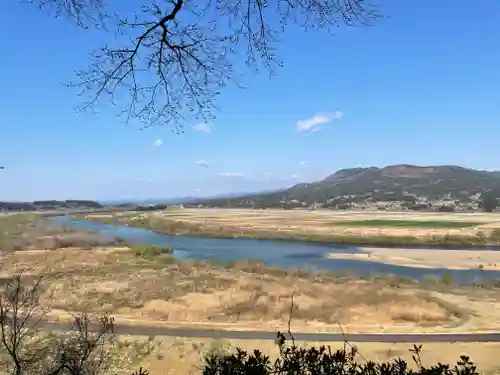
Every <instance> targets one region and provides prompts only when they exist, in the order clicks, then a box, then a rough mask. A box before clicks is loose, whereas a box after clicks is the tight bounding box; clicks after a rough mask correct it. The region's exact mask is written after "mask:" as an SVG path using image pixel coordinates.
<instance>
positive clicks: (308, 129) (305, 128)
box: [296, 111, 344, 134]
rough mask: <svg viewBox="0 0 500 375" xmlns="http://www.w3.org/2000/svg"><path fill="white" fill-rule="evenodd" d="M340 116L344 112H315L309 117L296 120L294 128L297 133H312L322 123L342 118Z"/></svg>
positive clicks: (318, 128) (319, 127)
mask: <svg viewBox="0 0 500 375" xmlns="http://www.w3.org/2000/svg"><path fill="white" fill-rule="evenodd" d="M342 116H344V113H343V112H340V111H336V112H334V113H329V114H317V115H315V116H313V117H311V118H308V119H305V120H299V121H297V123H296V129H297V132H299V133H306V134H309V133H313V132H316V131H318V130H321V128H322V127H323V126H324V125H326V124H328V123H329V122H331V121H332V120H338V119H340V118H342Z"/></svg>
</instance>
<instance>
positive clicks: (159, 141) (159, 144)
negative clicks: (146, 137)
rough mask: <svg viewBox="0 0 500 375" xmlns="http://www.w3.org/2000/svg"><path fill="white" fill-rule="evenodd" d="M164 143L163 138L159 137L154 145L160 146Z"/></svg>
mask: <svg viewBox="0 0 500 375" xmlns="http://www.w3.org/2000/svg"><path fill="white" fill-rule="evenodd" d="M162 144H163V140H161V139H157V140H156V141H154V142H153V146H155V147H160V146H161V145H162Z"/></svg>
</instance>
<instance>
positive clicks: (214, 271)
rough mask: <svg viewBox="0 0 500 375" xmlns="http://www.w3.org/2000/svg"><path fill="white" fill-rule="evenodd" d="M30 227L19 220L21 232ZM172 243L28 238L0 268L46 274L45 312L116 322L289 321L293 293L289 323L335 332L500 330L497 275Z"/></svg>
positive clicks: (227, 324) (278, 325)
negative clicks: (239, 256)
mask: <svg viewBox="0 0 500 375" xmlns="http://www.w3.org/2000/svg"><path fill="white" fill-rule="evenodd" d="M18 224H22V223H20V222H16V227H18ZM89 224H90V223H89ZM4 225H6V224H5V223H4ZM22 225H27V226H28V227H30V226H31V223H29V222H28V223H24V224H22ZM28 227H26V228H24V229H23V228H21V227H19V228H20V229H19V233H18V236H23V234H24V233H25V231H26V229H27V228H28ZM42 228H43V229H46V228H45V227H42ZM0 229H2V228H0ZM81 229H83V228H80V229H75V230H81ZM122 229H123V228H122ZM50 230H52V229H50ZM68 230H70V229H68ZM105 232H106V231H105V230H104V231H103V232H102V233H103V234H104V233H105ZM144 232H145V231H144ZM37 233H38V232H37ZM14 239H15V238H14ZM145 242H148V241H145ZM148 243H154V241H152V242H148ZM158 243H160V242H158ZM290 246H291V247H293V245H290ZM286 247H287V246H285V248H286ZM204 250H206V248H204ZM173 251H174V254H171V252H172V249H168V248H163V247H162V248H158V247H155V246H150V245H133V246H132V248H131V247H130V246H129V245H125V246H121V247H118V246H115V247H114V248H113V247H109V246H108V247H103V246H98V247H94V248H91V249H85V248H81V247H78V246H74V247H71V248H67V249H52V250H41V249H35V248H33V246H32V245H30V248H29V249H21V250H13V251H12V250H11V251H6V252H3V253H1V254H0V256H1V259H0V262H1V264H2V272H1V273H2V275H0V277H4V278H5V277H10V276H12V275H14V274H15V273H16V272H17V270H20V269H22V270H24V272H26V273H27V274H29V275H30V277H33V276H37V275H40V276H42V275H43V277H44V283H45V287H46V289H44V290H45V291H46V292H44V295H43V297H42V301H43V304H44V306H45V307H47V309H49V310H50V313H49V316H50V317H51V318H53V319H55V320H62V321H64V319H66V318H67V317H68V316H70V315H69V314H71V313H74V312H88V313H101V312H107V313H110V314H112V315H113V316H114V317H115V318H116V322H117V323H118V324H123V323H128V324H131V325H151V324H155V325H158V326H167V325H168V326H176V327H204V328H210V327H213V328H218V329H227V330H265V331H273V332H274V331H276V330H280V331H286V330H287V326H288V320H289V318H290V309H291V306H292V297H291V296H292V295H293V310H292V315H293V329H295V330H296V331H303V332H338V329H339V324H341V325H342V327H343V329H344V330H345V331H346V332H351V333H356V332H358V333H360V332H366V333H369V332H401V333H404V332H464V331H469V332H481V331H483V332H484V331H489V330H490V331H491V330H500V315H498V311H500V303H497V302H495V301H498V300H500V290H498V289H497V288H495V285H494V284H491V285H489V288H483V287H481V288H478V287H475V286H472V285H471V286H464V287H457V286H454V285H453V284H454V283H453V279H451V280H449V279H447V278H446V279H445V278H443V279H440V278H439V277H437V278H434V279H433V280H425V281H426V282H422V283H420V284H419V283H416V282H414V281H412V280H411V279H409V278H402V277H397V276H386V277H380V276H379V277H375V276H374V277H369V278H363V279H361V278H359V277H355V276H349V275H347V276H345V275H339V274H337V275H335V274H333V273H329V272H319V271H314V270H312V269H293V268H278V267H269V266H266V265H265V264H263V263H261V262H258V261H249V260H241V261H230V262H228V261H226V262H211V261H206V260H197V261H195V260H180V259H178V258H177V257H176V256H175V251H176V250H175V246H174V250H173ZM321 261H324V259H323V258H321ZM332 296H334V297H335V298H332ZM496 305H498V306H496Z"/></svg>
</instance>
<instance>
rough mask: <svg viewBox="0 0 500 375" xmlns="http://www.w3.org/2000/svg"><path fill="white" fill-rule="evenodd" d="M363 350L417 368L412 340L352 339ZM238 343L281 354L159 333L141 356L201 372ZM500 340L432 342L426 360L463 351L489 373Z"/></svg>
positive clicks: (164, 368)
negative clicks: (208, 359) (207, 361)
mask: <svg viewBox="0 0 500 375" xmlns="http://www.w3.org/2000/svg"><path fill="white" fill-rule="evenodd" d="M122 340H123V342H127V343H132V342H136V343H138V344H135V345H140V343H144V342H145V341H146V340H145V338H140V337H124V338H122ZM351 344H352V345H353V346H355V347H356V348H357V349H358V350H359V354H358V355H357V361H358V363H363V362H364V361H367V360H368V361H377V362H378V361H390V360H393V359H397V358H402V359H404V360H406V361H407V362H408V363H409V364H410V367H412V368H415V366H414V363H413V361H412V358H411V355H412V353H411V352H410V351H409V349H411V347H412V346H411V345H409V344H387V343H356V342H353V343H351ZM297 345H298V346H300V347H310V346H313V345H314V346H316V347H318V346H320V345H329V346H331V348H332V351H334V350H337V349H341V348H343V344H342V343H314V342H297ZM236 347H240V348H242V349H244V350H246V351H250V352H251V351H252V350H253V349H256V348H258V349H260V350H261V351H263V352H264V353H265V354H268V355H270V357H271V359H274V358H275V357H276V356H277V355H278V349H277V346H276V345H275V344H274V343H273V342H271V341H260V340H214V339H191V338H172V337H155V338H154V340H153V345H151V348H152V350H151V353H149V354H148V355H147V356H144V357H143V358H142V359H141V360H140V364H141V365H143V366H144V367H145V368H147V369H148V370H149V371H150V373H151V374H153V375H157V374H182V375H184V374H186V375H187V374H200V373H201V372H200V369H201V368H202V366H203V358H204V356H205V355H206V354H207V353H211V352H214V353H223V354H225V353H233V352H234V351H235V349H236ZM499 350H500V343H484V344H483V343H481V344H478V343H428V344H424V345H423V350H422V355H421V358H422V364H423V365H424V366H431V365H434V364H436V363H438V362H441V363H450V364H454V363H456V361H457V360H458V358H459V357H460V355H462V354H466V355H468V356H470V358H471V360H473V361H474V363H475V364H476V365H477V369H478V372H479V373H481V374H485V375H493V374H497V373H498V371H499V369H500V366H499V364H498V360H497V357H496V354H497V353H498V351H499Z"/></svg>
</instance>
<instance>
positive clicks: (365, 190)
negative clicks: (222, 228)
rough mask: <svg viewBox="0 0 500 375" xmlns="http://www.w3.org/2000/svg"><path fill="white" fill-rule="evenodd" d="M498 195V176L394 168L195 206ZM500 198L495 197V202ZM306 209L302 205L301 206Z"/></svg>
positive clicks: (446, 168) (347, 172) (345, 173)
mask: <svg viewBox="0 0 500 375" xmlns="http://www.w3.org/2000/svg"><path fill="white" fill-rule="evenodd" d="M488 191H493V192H495V193H497V192H498V193H500V176H499V173H498V172H486V171H478V170H473V169H468V168H463V167H459V166H451V165H443V166H415V165H406V164H402V165H391V166H387V167H383V168H377V167H369V168H350V169H342V170H339V171H337V172H336V173H334V174H332V175H330V176H328V177H327V178H325V179H323V180H321V181H316V182H312V183H300V184H297V185H295V186H293V187H291V188H289V189H286V190H283V191H277V192H272V193H264V194H254V195H247V196H243V197H241V196H240V197H237V198H235V197H233V198H229V199H223V198H220V199H211V200H206V201H200V202H192V203H195V204H198V203H200V204H206V205H212V206H217V207H224V206H247V207H260V208H265V207H273V206H279V205H283V204H284V203H288V205H293V203H294V202H295V203H297V205H298V206H301V205H303V204H304V205H312V204H320V205H323V206H326V207H331V206H336V205H338V204H341V203H345V202H361V201H372V202H377V201H406V202H409V203H415V202H416V201H418V200H419V199H421V198H423V199H426V200H431V199H443V198H444V199H453V200H458V201H462V202H472V201H475V200H477V199H478V198H479V197H480V196H481V195H482V194H483V193H485V192H488ZM498 196H500V194H497V195H496V197H498ZM301 203H303V204H301Z"/></svg>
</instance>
